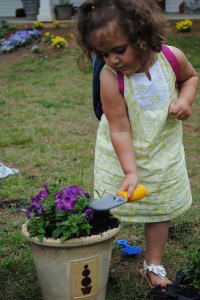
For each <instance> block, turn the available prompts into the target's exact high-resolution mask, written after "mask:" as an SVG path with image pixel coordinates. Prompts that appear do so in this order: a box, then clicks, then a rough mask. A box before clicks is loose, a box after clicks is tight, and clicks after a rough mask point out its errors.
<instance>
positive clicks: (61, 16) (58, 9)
mask: <svg viewBox="0 0 200 300" xmlns="http://www.w3.org/2000/svg"><path fill="white" fill-rule="evenodd" d="M72 12H73V5H72V4H67V5H66V4H63V5H62V4H60V5H56V6H55V13H56V19H57V20H70V19H71V17H72Z"/></svg>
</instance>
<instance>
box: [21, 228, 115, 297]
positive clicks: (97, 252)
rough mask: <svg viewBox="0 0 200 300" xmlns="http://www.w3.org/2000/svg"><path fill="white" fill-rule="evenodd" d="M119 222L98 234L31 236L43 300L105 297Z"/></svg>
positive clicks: (24, 233) (23, 229) (24, 234)
mask: <svg viewBox="0 0 200 300" xmlns="http://www.w3.org/2000/svg"><path fill="white" fill-rule="evenodd" d="M119 231H120V226H119V227H117V228H114V229H109V230H108V231H106V232H103V233H102V234H101V235H93V236H89V237H80V238H72V239H69V240H67V241H66V242H64V243H60V241H59V240H56V239H55V240H54V239H44V241H43V243H41V242H40V241H39V240H38V239H37V238H30V237H29V233H28V231H27V225H26V224H24V225H23V226H22V234H23V236H24V237H25V239H26V240H28V241H30V242H31V247H32V254H33V260H34V263H35V267H36V272H37V277H38V281H39V284H40V288H41V292H42V296H43V300H55V299H59V300H75V299H90V300H104V299H105V295H106V285H107V280H108V274H109V267H110V260H111V254H112V245H113V241H114V237H115V236H116V235H117V233H118V232H119Z"/></svg>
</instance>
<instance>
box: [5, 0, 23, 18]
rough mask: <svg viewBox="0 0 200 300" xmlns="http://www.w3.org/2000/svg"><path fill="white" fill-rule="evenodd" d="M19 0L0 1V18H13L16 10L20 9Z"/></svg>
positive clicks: (20, 3)
mask: <svg viewBox="0 0 200 300" xmlns="http://www.w3.org/2000/svg"><path fill="white" fill-rule="evenodd" d="M22 7H23V5H22V2H21V0H0V17H15V11H16V9H17V8H22Z"/></svg>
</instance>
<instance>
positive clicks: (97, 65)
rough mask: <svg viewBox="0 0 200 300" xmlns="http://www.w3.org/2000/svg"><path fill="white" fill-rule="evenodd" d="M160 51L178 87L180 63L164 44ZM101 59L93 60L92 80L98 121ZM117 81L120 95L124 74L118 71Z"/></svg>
mask: <svg viewBox="0 0 200 300" xmlns="http://www.w3.org/2000/svg"><path fill="white" fill-rule="evenodd" d="M162 53H163V54H164V56H165V57H166V59H167V60H168V62H169V64H170V65H171V67H172V70H173V72H174V74H175V76H176V83H175V86H176V88H178V78H179V72H180V65H179V62H178V60H177V58H176V56H175V55H174V53H173V51H172V50H171V49H170V48H169V47H168V46H166V45H164V44H163V45H162ZM104 64H105V63H104V62H103V61H98V60H97V59H96V57H95V58H94V61H93V81H92V94H93V108H94V113H95V116H96V117H97V119H98V120H99V121H100V120H101V116H102V114H103V110H102V103H101V97H100V80H99V75H100V72H101V70H102V68H103V66H104ZM117 77H118V82H119V90H120V93H121V94H122V96H123V95H124V75H123V74H122V73H120V72H118V73H117Z"/></svg>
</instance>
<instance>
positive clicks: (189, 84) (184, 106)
mask: <svg viewBox="0 0 200 300" xmlns="http://www.w3.org/2000/svg"><path fill="white" fill-rule="evenodd" d="M173 52H174V54H175V55H176V57H177V59H178V61H179V64H180V75H179V82H180V85H179V96H178V98H177V99H176V100H174V101H173V102H172V103H171V104H170V106H169V113H170V114H173V115H174V116H175V117H176V118H177V119H178V120H182V121H185V120H187V118H188V117H189V116H190V115H191V105H192V102H193V101H194V98H195V96H196V93H197V89H198V76H197V73H196V71H195V70H194V68H193V67H192V65H191V64H190V63H189V61H188V60H187V57H186V56H185V54H184V53H183V52H182V51H181V50H179V49H177V48H175V47H173Z"/></svg>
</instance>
